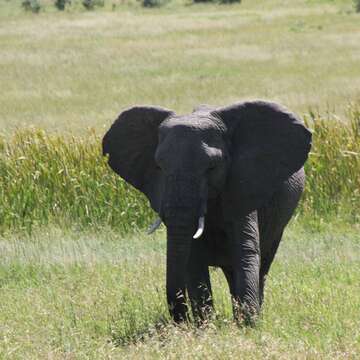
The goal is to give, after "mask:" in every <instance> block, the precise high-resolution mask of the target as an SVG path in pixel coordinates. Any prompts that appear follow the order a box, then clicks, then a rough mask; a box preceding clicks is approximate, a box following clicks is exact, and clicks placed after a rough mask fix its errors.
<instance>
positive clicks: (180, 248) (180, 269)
mask: <svg viewBox="0 0 360 360" xmlns="http://www.w3.org/2000/svg"><path fill="white" fill-rule="evenodd" d="M192 234H193V226H191V227H179V226H176V227H172V226H171V225H170V226H168V227H167V238H168V239H167V263H166V293H167V301H168V304H169V310H170V315H171V316H172V317H173V319H174V320H175V322H180V321H183V320H186V319H187V306H186V297H185V287H186V283H185V279H186V270H187V265H188V260H189V256H190V250H191V241H192Z"/></svg>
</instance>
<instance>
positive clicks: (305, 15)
mask: <svg viewBox="0 0 360 360" xmlns="http://www.w3.org/2000/svg"><path fill="white" fill-rule="evenodd" d="M20 3H21V1H17V0H15V1H6V0H0V94H1V96H0V128H1V130H0V299H1V301H0V358H4V359H24V358H26V359H39V358H41V359H42V358H44V359H87V358H90V359H101V358H104V359H105V358H119V359H123V358H129V359H134V358H139V359H143V358H179V359H180V358H181V359H183V358H189V359H193V358H199V359H203V358H208V359H213V358H218V359H222V358H225V359H227V358H242V359H246V358H249V359H253V358H258V359H264V358H274V359H281V358H283V359H289V358H299V359H305V358H310V359H312V358H313V359H315V358H316V359H329V358H331V359H333V358H343V359H356V358H358V357H359V354H360V330H359V329H360V311H359V308H360V290H359V278H360V270H359V269H360V258H359V253H360V237H359V230H360V228H359V222H360V220H359V219H360V218H359V216H360V176H359V173H360V156H359V154H360V66H359V63H360V14H356V13H355V11H354V5H353V2H352V1H350V0H346V1H345V0H333V1H331V0H328V1H326V0H318V1H315V0H307V1H305V0H299V1H295V0H292V1H291V0H283V1H280V0H267V1H260V0H254V1H250V0H248V1H247V0H244V1H243V2H242V3H241V4H240V5H226V6H225V5H214V4H203V5H191V4H190V3H189V2H181V1H175V2H170V3H168V4H167V5H166V6H165V7H162V8H158V9H143V8H141V6H140V5H139V3H137V2H133V1H121V2H120V1H112V2H110V1H108V2H106V6H105V7H104V8H102V9H97V10H96V11H92V12H86V11H83V10H81V8H80V7H76V6H74V7H73V8H70V9H68V10H66V11H64V12H58V11H57V10H55V9H54V8H53V7H52V6H51V2H50V1H47V0H44V1H42V2H41V3H42V4H43V5H44V7H43V9H42V11H41V12H40V14H37V15H35V14H31V13H25V12H24V11H23V10H22V9H21V6H20ZM112 3H116V4H117V6H116V8H115V11H112ZM249 98H266V99H272V100H275V101H280V102H282V103H283V104H285V105H286V106H287V107H289V108H290V109H291V110H294V111H296V112H298V113H299V114H300V115H301V116H303V117H304V119H305V120H306V122H307V125H308V126H309V127H310V128H311V129H312V130H313V132H314V146H313V149H312V154H311V156H310V159H309V162H308V164H307V173H308V185H307V192H306V194H305V197H304V199H303V202H302V204H301V207H300V208H299V211H298V213H297V215H296V217H295V219H294V220H293V221H292V224H291V226H290V227H289V229H288V231H287V232H286V234H285V239H284V241H283V243H282V245H281V247H280V252H279V256H278V257H277V259H276V261H275V263H274V266H273V268H272V270H271V273H270V277H269V281H268V284H267V290H266V300H265V306H264V309H263V314H262V318H261V319H260V322H259V324H258V325H257V326H256V328H254V329H241V328H240V329H239V328H237V327H236V326H235V325H234V324H233V323H232V321H231V309H230V299H229V295H228V291H227V288H226V284H225V281H224V278H223V276H222V274H221V273H220V271H216V270H214V271H212V279H213V282H214V286H213V287H214V291H215V302H216V309H217V312H218V319H217V320H216V321H214V322H213V323H211V324H209V326H208V327H207V328H205V329H195V328H192V327H191V326H190V327H185V328H176V327H173V326H172V325H171V324H170V323H169V318H168V314H167V309H166V302H165V290H164V276H165V275H164V271H165V247H166V244H165V234H164V230H161V231H160V232H159V233H158V234H157V235H156V236H151V237H145V236H143V235H141V233H142V232H143V229H144V228H146V226H147V225H148V224H149V222H150V220H151V218H152V217H153V214H152V213H151V211H149V209H148V207H147V205H146V201H145V199H144V198H143V197H141V196H139V194H137V193H136V192H135V191H133V190H132V189H130V188H129V187H128V186H126V185H125V184H124V183H123V182H122V181H121V180H120V179H119V178H117V177H116V176H115V175H113V174H112V173H111V172H110V171H109V170H108V169H107V167H106V165H105V161H104V159H102V157H101V154H100V146H99V142H100V139H101V136H102V135H103V133H104V132H105V131H106V130H107V128H108V127H109V125H110V124H111V122H112V121H113V120H114V118H115V117H116V116H117V114H118V113H119V112H120V111H121V110H122V109H124V108H126V107H127V106H131V105H134V104H157V105H162V106H164V107H167V108H171V109H174V110H175V111H177V112H179V113H184V112H188V111H191V109H192V108H193V107H194V106H196V105H198V104H199V103H209V104H216V105H226V104H229V103H231V102H234V101H237V100H240V99H249Z"/></svg>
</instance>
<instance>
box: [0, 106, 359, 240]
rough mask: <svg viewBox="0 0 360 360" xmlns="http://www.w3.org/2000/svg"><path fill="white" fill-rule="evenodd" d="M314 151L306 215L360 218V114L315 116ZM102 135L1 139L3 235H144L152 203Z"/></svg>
mask: <svg viewBox="0 0 360 360" xmlns="http://www.w3.org/2000/svg"><path fill="white" fill-rule="evenodd" d="M305 118H306V122H307V125H308V126H309V127H310V128H312V129H313V132H314V134H313V148H312V151H311V154H310V157H309V160H308V162H307V164H306V172H307V187H306V193H305V195H304V198H303V201H302V204H301V207H300V213H301V215H304V216H305V217H310V218H312V219H315V221H317V220H319V219H327V218H328V219H330V218H331V217H333V216H334V215H337V216H340V217H341V218H342V219H344V220H345V221H350V222H357V221H359V218H360V176H359V174H360V108H359V107H357V106H353V107H351V109H350V111H349V118H348V119H346V121H341V120H340V119H337V118H336V117H335V116H334V115H331V114H328V115H326V116H321V115H316V114H314V113H310V114H309V115H307V116H306V117H305ZM100 144H101V135H100V134H97V133H95V132H89V133H88V134H87V136H84V137H71V136H66V135H59V134H47V133H46V132H44V131H42V130H35V129H32V130H18V131H17V132H15V134H13V135H12V136H10V137H5V136H2V137H1V138H0V232H2V233H4V232H7V231H9V230H21V231H25V232H31V231H32V229H34V227H39V226H43V225H47V224H49V223H55V224H58V225H66V226H76V227H81V228H88V227H99V226H111V227H113V228H116V229H118V230H120V231H121V232H128V231H130V230H132V229H143V228H145V227H146V226H147V225H148V224H149V223H150V222H151V221H152V219H153V217H154V214H153V213H152V211H151V210H150V209H149V206H148V204H147V200H146V199H145V197H144V196H143V195H141V194H140V193H139V192H137V191H136V190H134V189H132V188H131V187H130V186H129V185H127V184H126V183H125V182H124V181H122V180H121V179H120V178H119V177H118V176H117V175H115V174H114V173H113V172H112V171H111V170H110V168H108V166H107V164H106V159H105V158H104V157H103V156H102V155H101V146H100Z"/></svg>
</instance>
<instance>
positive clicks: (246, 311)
mask: <svg viewBox="0 0 360 360" xmlns="http://www.w3.org/2000/svg"><path fill="white" fill-rule="evenodd" d="M232 305H233V314H234V320H235V321H236V323H237V324H238V325H239V326H243V325H245V326H251V327H254V326H255V325H256V321H257V319H258V317H259V313H260V309H259V307H258V306H256V305H251V304H248V303H241V302H240V301H239V300H237V299H234V298H233V299H232Z"/></svg>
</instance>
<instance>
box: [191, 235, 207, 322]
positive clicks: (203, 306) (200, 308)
mask: <svg viewBox="0 0 360 360" xmlns="http://www.w3.org/2000/svg"><path fill="white" fill-rule="evenodd" d="M205 246H206V242H205V239H200V240H194V241H193V245H192V248H191V255H190V259H189V265H188V274H187V291H188V294H189V298H190V302H191V308H192V312H193V316H194V319H195V321H197V322H200V323H201V322H203V321H204V320H207V319H208V318H209V317H210V316H211V314H212V313H213V311H212V310H213V299H212V291H211V283H210V275H209V266H208V262H207V257H206V256H205V254H206V249H205Z"/></svg>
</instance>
